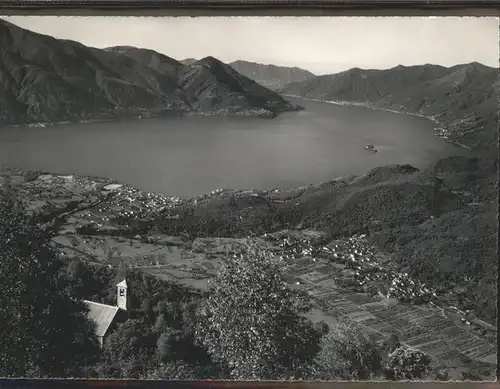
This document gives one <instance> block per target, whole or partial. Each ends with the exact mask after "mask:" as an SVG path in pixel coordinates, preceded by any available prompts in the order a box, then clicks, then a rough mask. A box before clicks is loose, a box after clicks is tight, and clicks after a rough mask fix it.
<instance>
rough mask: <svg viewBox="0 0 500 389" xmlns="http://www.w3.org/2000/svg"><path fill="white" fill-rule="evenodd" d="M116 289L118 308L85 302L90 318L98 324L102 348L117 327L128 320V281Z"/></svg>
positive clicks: (122, 282) (97, 328) (97, 331)
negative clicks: (107, 337)
mask: <svg viewBox="0 0 500 389" xmlns="http://www.w3.org/2000/svg"><path fill="white" fill-rule="evenodd" d="M116 287H117V295H116V306H113V305H107V304H101V303H97V302H95V301H87V300H84V301H85V303H86V304H87V307H88V308H89V313H88V316H89V318H90V319H92V320H93V321H94V323H95V324H96V335H97V339H98V341H99V344H100V345H101V347H102V346H103V344H104V340H105V338H106V336H107V335H108V334H109V333H111V331H112V330H113V329H114V328H116V325H117V324H118V323H123V322H124V321H126V320H127V318H128V301H127V297H128V293H127V281H126V280H123V281H121V282H120V283H119V284H117V285H116Z"/></svg>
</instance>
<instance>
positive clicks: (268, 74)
mask: <svg viewBox="0 0 500 389" xmlns="http://www.w3.org/2000/svg"><path fill="white" fill-rule="evenodd" d="M229 65H230V66H231V67H232V68H233V69H234V70H236V71H237V72H239V73H241V74H243V75H245V76H247V77H248V78H251V79H252V80H255V81H257V82H258V83H259V84H261V85H264V86H265V87H267V88H269V89H273V90H277V89H280V88H282V87H283V86H285V85H286V84H289V83H291V82H300V81H305V80H308V79H310V78H313V77H315V75H314V74H313V73H311V72H309V71H307V70H304V69H300V68H297V67H287V66H276V65H263V64H260V63H256V62H248V61H234V62H231V63H230V64H229Z"/></svg>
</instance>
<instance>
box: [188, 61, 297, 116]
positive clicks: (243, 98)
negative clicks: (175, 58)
mask: <svg viewBox="0 0 500 389" xmlns="http://www.w3.org/2000/svg"><path fill="white" fill-rule="evenodd" d="M179 80H180V86H181V87H182V88H183V90H184V91H186V92H187V93H188V95H189V96H192V97H194V99H193V100H192V101H191V102H192V105H193V106H194V107H195V108H197V109H200V110H202V111H206V110H208V111H211V110H213V109H217V108H218V107H221V106H222V107H224V109H225V110H226V111H231V110H235V109H236V108H237V107H244V108H246V109H248V110H268V111H271V112H273V113H274V112H279V111H280V110H282V109H289V110H292V109H294V107H293V105H292V104H290V103H289V102H287V101H286V100H284V99H283V98H282V97H281V96H279V95H278V94H276V93H275V92H273V91H271V90H269V89H267V88H265V87H263V86H262V85H260V84H258V83H256V82H255V81H253V80H251V79H249V78H248V77H245V76H243V75H242V74H240V73H238V72H237V71H235V70H234V69H233V68H232V67H231V66H229V65H226V64H224V63H222V62H221V61H219V60H217V59H215V58H213V57H206V58H203V59H201V60H199V61H197V62H195V63H193V64H191V65H189V66H185V67H184V68H183V69H182V70H181V73H180V76H179Z"/></svg>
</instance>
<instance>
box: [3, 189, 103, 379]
mask: <svg viewBox="0 0 500 389" xmlns="http://www.w3.org/2000/svg"><path fill="white" fill-rule="evenodd" d="M0 237H1V238H0V338H1V339H2V347H0V376H4V377H13V376H16V377H19V376H23V377H71V376H73V377H74V376H82V375H84V374H85V367H86V366H87V365H89V364H92V363H94V361H95V360H96V359H97V357H98V353H99V347H98V343H97V339H96V336H95V327H94V324H93V323H92V322H91V321H90V319H88V318H87V315H86V313H87V308H86V306H85V304H84V303H83V302H82V301H81V300H78V299H76V298H73V296H70V295H68V294H67V293H66V291H67V285H66V284H67V281H66V280H65V279H64V277H61V273H62V272H61V271H60V270H61V263H60V261H58V260H57V258H56V255H55V252H54V251H53V249H52V248H51V245H50V238H51V236H50V235H49V233H47V231H46V230H44V229H43V228H41V227H40V226H38V225H37V224H36V223H34V222H33V221H32V220H31V219H30V217H29V216H28V215H27V214H26V213H25V212H24V211H23V210H22V208H21V205H20V204H19V202H18V200H17V196H16V194H15V192H14V191H13V190H12V189H11V188H7V189H6V190H5V191H0Z"/></svg>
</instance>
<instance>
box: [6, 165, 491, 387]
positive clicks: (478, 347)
mask: <svg viewBox="0 0 500 389" xmlns="http://www.w3.org/2000/svg"><path fill="white" fill-rule="evenodd" d="M19 174H20V172H17V173H16V172H10V173H9V180H10V181H11V183H12V184H13V186H14V187H15V188H16V190H17V191H19V193H20V198H22V199H23V201H24V202H25V203H26V204H27V205H29V207H30V209H31V210H32V211H33V212H34V213H36V212H40V210H44V211H45V212H47V210H48V209H52V210H53V209H59V210H60V212H61V213H63V214H64V215H65V217H64V221H61V222H60V225H59V226H58V232H57V234H56V236H55V237H54V238H53V242H54V246H55V247H56V248H57V249H58V251H59V253H60V255H61V256H62V257H65V258H72V257H81V258H84V259H85V260H87V261H92V262H95V263H99V264H101V265H103V266H109V267H120V266H126V267H134V268H140V269H142V270H143V271H146V272H148V273H150V274H154V275H155V276H157V277H160V278H162V279H166V280H173V281H176V282H179V283H181V284H184V285H187V286H190V287H192V288H196V289H201V290H207V288H208V287H209V282H210V279H211V278H212V277H213V276H214V275H215V274H216V273H217V269H218V268H219V267H220V266H221V265H223V263H224V261H225V259H226V258H228V256H229V255H231V254H232V253H234V252H236V251H238V249H239V247H240V246H242V245H245V244H246V243H248V242H251V243H252V244H254V245H257V246H258V247H259V248H260V249H261V250H264V251H266V252H268V253H269V255H270V256H272V257H273V258H274V259H275V260H276V261H277V263H279V264H280V266H282V269H283V272H284V274H285V280H286V281H287V282H288V283H289V284H290V285H292V286H293V287H294V288H298V289H300V290H303V291H306V292H307V293H308V294H309V295H310V296H311V298H312V299H313V301H314V310H313V311H312V312H311V315H310V318H311V320H313V321H324V322H326V323H327V324H329V325H333V324H334V323H335V322H336V321H337V320H338V319H345V318H347V319H349V320H352V321H354V322H356V323H358V324H359V325H360V327H361V328H362V330H363V331H364V332H365V333H366V335H369V336H372V337H373V338H374V339H375V340H377V341H382V340H383V339H385V338H386V337H387V336H389V335H390V334H393V333H395V334H397V335H398V337H399V338H400V340H401V341H402V342H403V343H405V344H406V345H408V346H411V347H414V348H417V349H419V350H422V351H424V352H426V353H428V354H429V355H430V356H431V357H432V362H433V365H435V366H438V367H440V368H441V367H442V368H447V369H450V370H452V371H453V369H454V368H457V367H459V366H465V365H467V364H469V365H477V366H480V367H483V368H484V369H485V371H488V372H489V373H490V374H494V371H495V363H496V352H497V351H496V350H497V348H496V332H497V330H496V328H495V327H494V326H492V325H489V324H488V323H485V322H483V321H481V320H479V319H478V318H476V317H475V316H474V315H472V314H471V313H470V312H463V311H460V310H459V309H458V308H456V307H455V306H453V305H451V304H450V303H449V301H448V300H447V299H446V296H443V295H441V294H440V293H439V291H436V290H434V289H432V288H431V287H428V286H426V285H424V284H421V283H420V282H418V281H417V280H414V279H412V278H411V277H410V276H409V275H408V274H407V273H405V272H400V271H398V270H397V268H396V266H395V265H394V264H393V262H392V261H391V258H390V256H388V255H387V254H384V253H381V252H379V251H378V250H377V249H376V248H374V247H372V246H371V245H370V244H369V243H368V240H367V237H366V236H365V235H354V236H351V237H349V238H345V239H338V240H334V241H331V242H328V243H326V244H325V243H324V239H323V238H324V234H323V233H321V232H318V231H313V230H283V231H280V232H276V233H268V234H264V235H262V236H259V237H248V238H242V239H234V238H217V237H214V238H196V239H193V240H190V239H186V237H179V236H166V235H162V234H160V233H155V232H150V233H147V234H140V233H139V234H136V235H134V232H133V231H130V230H127V228H128V226H127V224H126V222H124V220H125V221H126V220H131V219H136V220H147V219H148V218H151V217H153V216H155V215H158V214H159V212H161V211H162V210H165V209H168V208H173V207H175V206H177V205H179V204H182V203H183V202H193V201H197V200H196V199H180V198H176V197H165V196H161V195H156V194H149V193H144V192H141V191H138V190H136V189H133V188H129V187H127V186H126V185H122V184H118V183H115V182H111V181H108V180H102V179H97V178H83V177H75V176H56V175H47V174H41V175H38V176H36V175H35V176H34V177H32V179H30V180H29V182H26V180H24V179H23V178H22V177H21V176H20V175H19ZM2 178H3V180H2V182H4V183H5V182H6V175H5V174H4V175H3V177H2ZM0 184H1V182H0ZM218 194H220V191H214V192H213V193H212V194H211V195H206V196H216V195H218ZM85 232H87V233H85ZM464 361H467V363H466V364H464ZM459 373H460V370H459V369H457V370H456V371H455V375H456V379H458V378H459Z"/></svg>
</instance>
